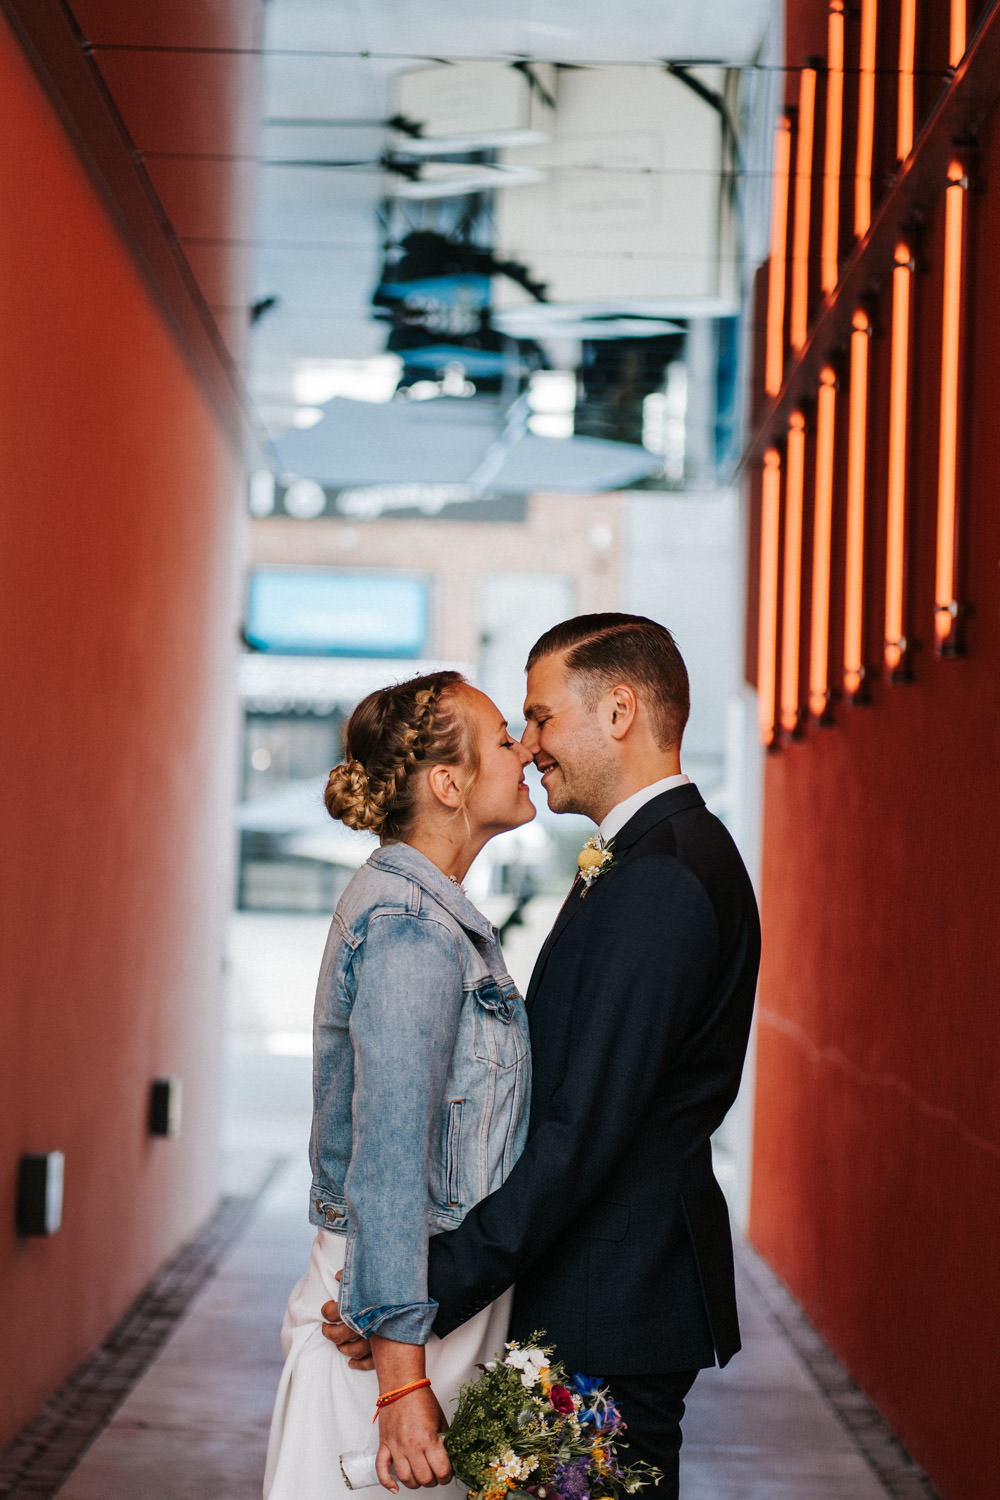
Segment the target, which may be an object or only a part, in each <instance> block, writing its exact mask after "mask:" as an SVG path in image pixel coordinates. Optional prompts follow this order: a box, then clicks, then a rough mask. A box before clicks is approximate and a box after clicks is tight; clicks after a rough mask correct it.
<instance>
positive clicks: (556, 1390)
mask: <svg viewBox="0 0 1000 1500" xmlns="http://www.w3.org/2000/svg"><path fill="white" fill-rule="evenodd" d="M549 1400H550V1402H551V1403H552V1405H553V1406H554V1407H555V1409H556V1411H557V1412H558V1413H559V1415H560V1416H562V1417H568V1416H569V1415H570V1413H571V1412H572V1411H573V1397H572V1396H571V1395H570V1393H569V1391H568V1390H567V1389H566V1387H565V1386H564V1385H554V1386H553V1387H552V1389H551V1390H550V1391H549Z"/></svg>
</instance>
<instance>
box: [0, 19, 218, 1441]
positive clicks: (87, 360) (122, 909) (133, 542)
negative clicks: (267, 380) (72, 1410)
mask: <svg viewBox="0 0 1000 1500" xmlns="http://www.w3.org/2000/svg"><path fill="white" fill-rule="evenodd" d="M175 104H176V106H177V107H178V108H183V100H179V101H175ZM0 201H2V203H3V205H4V206H3V211H2V212H0V329H2V330H3V335H2V336H3V358H2V360H0V641H2V643H3V645H2V651H0V674H2V678H3V686H2V691H0V701H2V702H3V705H4V717H3V740H2V765H3V773H2V776H0V829H2V855H0V910H2V911H3V921H4V937H3V942H2V944H0V1205H2V1214H0V1328H2V1329H3V1348H4V1358H3V1360H2V1361H0V1445H2V1444H3V1443H4V1442H5V1441H7V1440H9V1438H10V1437H11V1435H12V1434H13V1433H14V1432H15V1431H16V1430H17V1429H18V1428H19V1427H20V1425H21V1424H22V1423H23V1422H24V1421H25V1420H26V1419H27V1418H28V1417H30V1416H31V1415H32V1414H33V1413H34V1412H35V1411H36V1410H37V1409H38V1407H39V1405H40V1404H41V1403H42V1401H43V1400H44V1399H45V1397H46V1396H47V1395H48V1394H49V1392H50V1391H51V1390H52V1388H53V1387H54V1386H55V1385H56V1384H57V1383H58V1382H59V1381H60V1380H61V1379H62V1378H63V1377H64V1376H65V1375H66V1374H67V1373H68V1372H69V1371H70V1370H71V1369H72V1368H73V1367H74V1366H75V1365H76V1364H77V1363H78V1362H79V1361H80V1360H81V1359H83V1358H84V1357H85V1356H86V1355H87V1354H88V1353H89V1352H90V1351H91V1349H92V1348H93V1347H94V1346H95V1345H96V1344H97V1343H98V1342H99V1340H100V1339H101V1338H102V1337H103V1336H104V1334H105V1333H106V1332H107V1330H108V1328H109V1327H110V1326H111V1325H112V1324H113V1322H114V1321H115V1320H116V1318H117V1317H118V1316H119V1315H120V1314H121V1313H122V1312H123V1310H124V1309H125V1308H126V1307H127V1305H128V1304H129V1302H130V1301H131V1300H132V1298H133V1297H134V1296H135V1295H136V1294H137V1293H138V1292H139V1291H140V1290H141V1288H142V1287H143V1285H144V1284H145V1283H146V1281H147V1280H148V1279H149V1277H150V1276H151V1275H152V1274H153V1272H154V1271H155V1270H156V1268H157V1267H158V1266H159V1265H160V1264H161V1263H162V1261H163V1260H164V1258H165V1257H166V1256H167V1255H168V1254H169V1253H170V1252H172V1251H173V1250H174V1249H175V1248H176V1247H177V1246H178V1245H179V1244H180V1243H181V1242H183V1241H184V1240H185V1239H186V1238H188V1237H189V1236H190V1235H191V1234H192V1233H193V1232H194V1231H195V1230H196V1229H197V1227H198V1226H199V1224H200V1223H201V1222H202V1221H203V1220H204V1219H205V1217H206V1216H207V1215H208V1214H209V1213H210V1211H211V1210H212V1208H213V1205H214V1202H215V1198H216V1193H217V1172H216V1141H217V1109H218V1061H219V1059H218V1051H219V1036H220V1030H221V1017H220V999H221V997H220V990H221V977H222V958H223V946H222V939H223V931H224V919H225V913H226V910H227V905H228V899H229V893H230V863H231V837H230V833H229V829H228V808H229V801H230V793H231V783H232V777H233V767H234V761H235V755H234V750H233V742H234V741H233V728H234V722H235V716H234V708H233V701H234V690H233V685H232V669H233V658H234V649H235V638H236V637H235V598H236V588H235V584H236V561H235V558H236V550H237V549H236V543H237V532H238V525H239V522H238V516H239V512H240V504H239V500H240V491H241V465H240V461H239V456H238V454H236V453H235V452H234V450H233V448H232V447H231V446H230V443H229V442H228V441H227V439H226V438H225V437H224V435H223V433H222V430H221V428H220V427H219V425H218V422H217V420H216V418H215V417H214V416H213V413H212V410H211V408H210V407H209V406H208V404H207V402H206V400H205V398H204V396H203V393H202V391H201V388H200V387H199V386H198V385H197V383H196V382H195V379H194V377H193V376H192V374H191V372H190V369H189V367H188V365H187V364H186V363H185V362H184V360H183V359H182V357H181V355H180V353H179V352H178V349H177V347H176V345H175V343H174V342H173V340H172V338H171V336H170V334H169V333H168V331H167V329H166V326H165V325H164V323H163V322H162V320H161V318H160V315H159V314H158V312H157V311H156V309H155V307H154V305H153V302H152V300H151V299H150V296H149V295H148V293H147V291H146V289H145V286H144V284H143V283H142V282H141V281H140V279H139V276H138V274H137V272H136V270H135V268H134V266H133V264H132V262H131V261H130V259H129V257H128V255H127V253H126V251H125V249H124V247H123V244H122V242H121V240H120V239H119V238H118V236H117V234H116V232H115V230H114V228H113V227H112V225H111V222H110V220H109V219H108V217H107V215H106V213H105V211H104V209H103V208H102V206H101V204H100V202H99V201H98V199H97V197H96V195H95V193H94V191H93V190H92V188H91V185H90V183H89V180H88V179H87V177H86V176H85V174H84V171H83V169H82V168H81V165H80V162H79V160H78V158H77V156H76V155H75V153H74V151H73V149H72V147H71V146H70V144H69V141H68V140H67V138H66V136H65V135H64V134H63V131H62V129H61V127H60V126H59V124H58V123H57V120H56V117H55V115H54V113H53V111H52V109H51V107H50V105H49V103H48V101H47V100H46V98H45V96H44V95H43V93H42V91H41V89H40V87H39V85H38V83H37V81H36V79H35V76H34V74H33V73H32V72H31V70H30V68H29V67H28V65H27V63H26V61H25V59H24V57H23V55H22V54H21V52H20V51H19V49H18V47H17V46H16V44H15V43H14V41H13V39H12V37H11V35H10V33H9V31H8V30H7V28H6V26H5V25H4V24H3V23H2V22H0ZM162 1074H178V1075H180V1077H181V1078H182V1079H183V1083H184V1122H183V1134H182V1137H181V1138H180V1139H179V1140H176V1141H167V1140H158V1141H154V1140H151V1139H150V1138H149V1137H148V1135H147V1132H146V1117H147V1108H148V1091H149V1085H150V1080H151V1079H152V1078H153V1077H155V1076H158V1075H162ZM53 1149H60V1150H63V1151H64V1152H65V1154H66V1185H65V1207H64V1218H63V1227H62V1229H61V1231H60V1232H59V1233H58V1234H56V1235H55V1236H53V1237H52V1238H50V1239H47V1240H46V1239H18V1238H17V1237H16V1236H15V1234H14V1227H13V1204H14V1192H15V1179H16V1167H17V1160H18V1157H19V1155H20V1153H22V1152H26V1151H47V1150H53Z"/></svg>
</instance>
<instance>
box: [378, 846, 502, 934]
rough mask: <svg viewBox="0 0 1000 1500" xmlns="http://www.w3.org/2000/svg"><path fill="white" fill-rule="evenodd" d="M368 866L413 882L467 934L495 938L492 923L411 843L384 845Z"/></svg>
mask: <svg viewBox="0 0 1000 1500" xmlns="http://www.w3.org/2000/svg"><path fill="white" fill-rule="evenodd" d="M368 863H369V864H370V865H372V866H373V867H374V868H375V869H376V870H392V871H393V872H394V874H396V875H403V876H405V877H406V878H407V879H408V880H413V881H415V882H416V884H417V885H419V886H420V887H421V889H422V890H425V891H426V892H427V894H428V895H429V896H431V897H432V898H433V899H434V900H435V901H436V902H437V903H438V905H439V906H443V907H444V908H445V910H446V911H447V912H449V913H450V914H451V916H453V917H454V918H455V921H456V922H459V923H460V924H461V925H462V926H463V927H464V928H465V930H466V931H467V932H474V933H475V934H476V935H477V936H478V937H482V938H492V937H495V936H496V929H495V927H494V926H493V923H492V922H490V921H489V920H488V918H486V917H484V916H483V914H482V912H481V911H480V910H479V909H478V907H475V906H473V904H472V902H471V901H470V900H469V898H468V896H467V895H466V894H465V892H464V891H463V890H462V888H461V886H458V885H456V884H455V883H454V881H452V880H449V879H448V877H447V875H444V874H442V872H441V871H440V870H439V869H438V867H437V865H436V864H434V863H433V862H432V861H431V860H429V859H428V858H427V856H426V854H421V853H420V850H419V849H414V848H413V845H412V844H404V843H392V844H383V845H382V846H381V847H380V848H378V849H376V850H375V851H374V852H373V853H372V854H371V855H370V856H369V859H368Z"/></svg>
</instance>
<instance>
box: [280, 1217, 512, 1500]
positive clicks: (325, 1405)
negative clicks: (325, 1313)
mask: <svg viewBox="0 0 1000 1500" xmlns="http://www.w3.org/2000/svg"><path fill="white" fill-rule="evenodd" d="M345 1244H346V1240H345V1237H344V1236H343V1235H340V1234H333V1233H331V1232H330V1231H329V1230H326V1229H320V1230H318V1231H317V1233H316V1239H315V1240H314V1242H313V1248H312V1253H311V1254H310V1257H309V1268H308V1270H307V1271H306V1273H305V1275H304V1276H303V1277H302V1278H301V1280H300V1281H298V1282H297V1283H296V1285H295V1286H294V1288H293V1289H292V1294H291V1296H290V1297H289V1299H288V1307H287V1309H286V1312H285V1318H284V1322H283V1323H282V1325H281V1343H282V1348H283V1349H284V1351H285V1367H284V1370H283V1371H282V1374H281V1381H280V1383H279V1385H278V1393H277V1396H276V1397H275V1402H274V1416H273V1418H272V1421H271V1437H270V1442H269V1443H268V1449H267V1466H266V1469H265V1473H264V1500H331V1497H333V1496H346V1495H348V1494H349V1493H350V1489H349V1486H348V1485H347V1484H346V1482H345V1480H344V1476H343V1473H342V1471H341V1467H340V1458H341V1455H342V1454H344V1453H352V1452H353V1453H356V1452H358V1451H359V1450H366V1449H367V1450H370V1451H371V1452H372V1453H374V1452H375V1450H376V1449H377V1447H378V1436H377V1434H378V1427H377V1425H374V1424H373V1423H372V1415H373V1413H374V1411H375V1401H376V1399H377V1397H378V1377H377V1376H376V1374H375V1371H374V1370H352V1369H351V1368H350V1366H349V1364H348V1362H347V1360H346V1359H345V1357H344V1356H343V1355H342V1354H341V1353H340V1352H339V1350H338V1349H336V1348H335V1347H334V1345H333V1344H331V1343H330V1342H329V1340H328V1339H325V1338H324V1337H323V1334H322V1331H321V1325H322V1321H323V1319H322V1315H321V1313H320V1308H321V1307H322V1306H323V1303H324V1302H329V1301H330V1299H331V1298H333V1299H336V1296H337V1279H336V1278H337V1272H338V1271H339V1270H340V1269H341V1267H342V1266H343V1263H344V1246H345ZM510 1302H511V1293H510V1291H507V1292H505V1293H504V1294H503V1296H502V1297H499V1298H498V1299H497V1301H496V1302H493V1303H491V1305H490V1306H489V1307H486V1308H484V1309H483V1311H482V1312H481V1313H478V1314H477V1315H476V1317H474V1318H470V1320H469V1321H468V1322H467V1323H463V1324H462V1326H461V1327H460V1328H456V1329H455V1331H454V1333H449V1334H448V1336H447V1338H444V1339H439V1338H437V1337H436V1336H435V1335H434V1334H431V1337H430V1340H429V1341H428V1344H427V1374H428V1375H429V1376H430V1378H431V1381H432V1383H433V1388H434V1394H435V1395H436V1396H437V1398H438V1400H439V1401H440V1403H441V1406H442V1407H443V1409H444V1413H445V1416H446V1417H448V1418H449V1419H450V1418H451V1417H452V1415H453V1414H454V1410H455V1401H456V1398H457V1395H458V1388H459V1386H460V1385H462V1384H464V1382H465V1381H467V1380H470V1379H472V1378H473V1377H474V1376H475V1375H476V1374H477V1373H478V1371H477V1370H476V1365H477V1364H482V1363H485V1361H486V1360H488V1359H490V1358H491V1357H492V1356H493V1355H495V1354H496V1353H497V1351H498V1350H500V1349H502V1348H503V1344H504V1340H505V1339H506V1337H507V1324H508V1322H509V1319H510ZM379 1493H380V1491H379V1490H378V1489H371V1490H368V1491H367V1495H368V1496H369V1497H371V1500H378V1494H379ZM403 1493H405V1492H404V1491H403V1490H402V1489H400V1494H401V1495H402V1494H403ZM434 1494H435V1495H436V1496H441V1497H448V1500H457V1497H459V1496H461V1497H464V1496H466V1495H467V1494H468V1490H467V1488H466V1486H465V1485H463V1484H461V1483H459V1482H458V1481H457V1480H453V1481H452V1482H451V1484H448V1485H438V1486H437V1488H436V1489H435V1490H434Z"/></svg>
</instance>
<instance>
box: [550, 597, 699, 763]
mask: <svg viewBox="0 0 1000 1500" xmlns="http://www.w3.org/2000/svg"><path fill="white" fill-rule="evenodd" d="M562 652H565V653H566V669H567V671H568V672H571V673H573V675H574V676H576V677H579V678H581V679H582V680H581V682H580V684H579V687H580V692H581V696H582V697H583V700H584V702H585V703H586V704H587V706H588V707H593V706H594V705H595V704H596V703H597V700H598V698H600V697H601V695H602V694H603V693H606V692H607V691H608V689H609V688H611V687H613V686H614V685H615V683H616V682H627V683H628V685H629V686H630V687H632V688H634V689H635V691H636V694H637V695H638V697H639V698H640V699H641V700H642V701H643V703H644V704H645V706H646V709H647V711H648V713H649V716H650V719H651V721H652V726H653V733H654V734H655V736H656V740H657V743H658V745H659V747H660V749H661V750H669V749H671V748H673V747H675V746H676V747H678V748H679V746H680V742H681V736H682V734H683V733H684V726H685V724H686V723H687V719H688V713H689V711H690V707H691V696H690V689H689V687H688V674H687V668H686V667H685V665H684V659H683V657H682V656H681V653H680V652H679V651H678V649H677V644H676V642H675V641H674V638H673V636H672V635H671V634H670V631H669V630H668V629H667V628H666V626H665V625H658V624H657V623H656V621H655V620H647V619H646V617H645V616H644V615H619V614H601V615H577V616H576V617H575V618H574V619H572V620H564V621H563V623H562V624H561V625H554V626H553V627H552V629H551V630H547V631H546V632H545V634H544V635H543V636H541V637H540V639H539V640H537V641H536V642H535V644H534V645H533V646H532V648H531V652H530V654H529V656H528V664H527V667H526V669H525V670H526V671H529V672H530V670H531V668H532V667H533V666H534V665H535V663H536V662H538V661H541V659H542V657H545V656H554V655H556V654H560V653H562Z"/></svg>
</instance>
